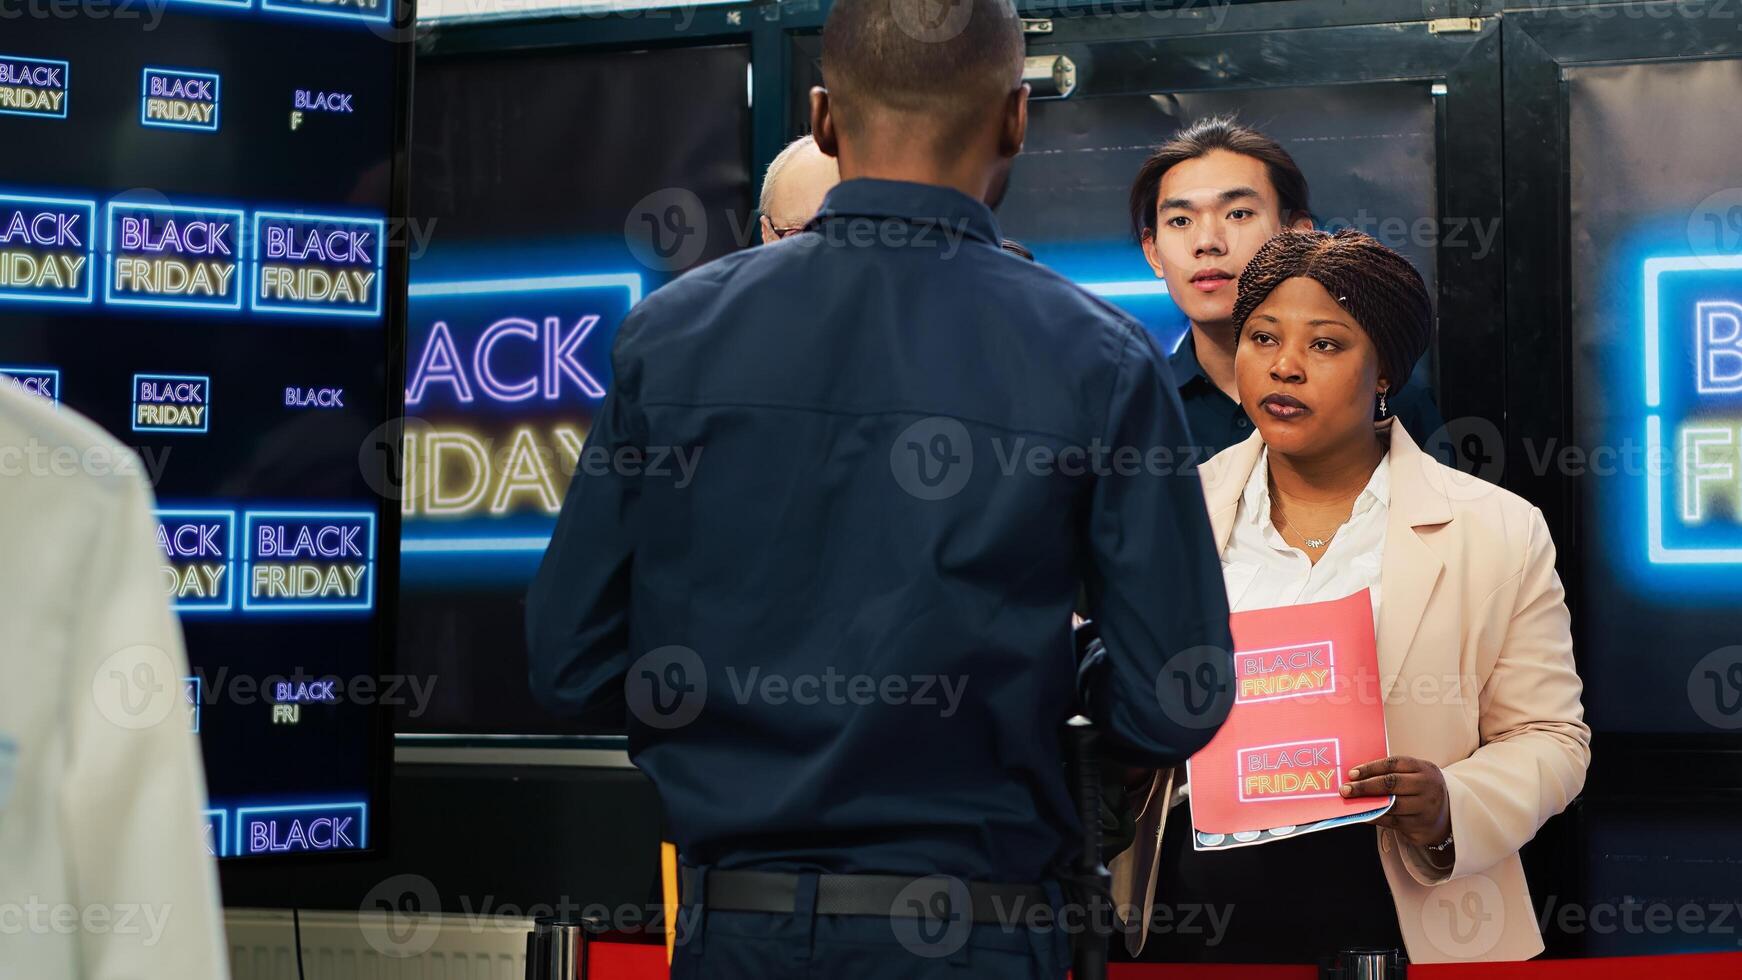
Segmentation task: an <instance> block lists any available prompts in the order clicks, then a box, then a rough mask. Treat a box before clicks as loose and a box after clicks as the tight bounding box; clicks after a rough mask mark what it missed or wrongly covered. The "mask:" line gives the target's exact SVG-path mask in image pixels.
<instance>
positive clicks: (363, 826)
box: [229, 802, 369, 857]
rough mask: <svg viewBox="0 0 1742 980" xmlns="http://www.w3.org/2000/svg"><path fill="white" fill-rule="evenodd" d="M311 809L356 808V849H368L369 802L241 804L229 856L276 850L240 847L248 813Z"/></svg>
mask: <svg viewBox="0 0 1742 980" xmlns="http://www.w3.org/2000/svg"><path fill="white" fill-rule="evenodd" d="M311 810H314V811H333V810H356V811H357V815H358V820H357V847H356V850H359V851H366V850H368V849H369V804H368V803H366V802H365V803H303V804H289V805H285V806H242V807H237V808H236V836H235V840H234V845H233V846H234V847H235V850H233V851H231V852H230V854H229V856H230V857H255V856H256V855H265V854H271V853H276V852H270V851H257V852H249V851H245V850H243V848H242V828H244V827H246V826H247V825H248V818H249V816H250V815H253V814H259V813H306V812H309V811H311ZM322 815H323V816H325V815H326V814H324V813H323V814H322ZM304 853H308V854H327V853H331V852H330V851H315V850H310V851H306V852H304Z"/></svg>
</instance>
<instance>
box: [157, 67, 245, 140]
mask: <svg viewBox="0 0 1742 980" xmlns="http://www.w3.org/2000/svg"><path fill="white" fill-rule="evenodd" d="M152 72H157V73H158V74H160V75H179V76H181V77H183V78H209V79H211V80H212V123H211V125H209V126H207V125H202V124H200V123H178V122H152V121H151V120H149V119H147V118H145V111H146V109H147V108H149V106H150V103H151V73H152ZM223 88H224V80H223V79H222V78H219V77H218V75H217V73H216V72H209V71H189V70H187V69H185V68H164V67H160V66H155V65H146V66H145V68H144V69H143V70H142V71H141V72H140V74H139V125H141V126H149V127H151V128H152V129H182V130H187V131H189V132H195V133H215V132H217V131H218V127H219V126H221V125H223V115H224V109H223V97H224V94H223Z"/></svg>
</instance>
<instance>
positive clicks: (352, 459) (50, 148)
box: [0, 0, 410, 858]
mask: <svg viewBox="0 0 1742 980" xmlns="http://www.w3.org/2000/svg"><path fill="white" fill-rule="evenodd" d="M395 13H396V11H394V10H393V9H392V8H391V0H210V2H199V3H195V2H185V0H175V2H170V3H167V4H164V3H156V4H138V5H128V4H119V5H105V6H104V7H103V8H102V9H100V10H99V9H97V8H94V7H93V8H79V10H78V11H74V9H73V8H66V9H65V10H64V11H62V14H64V16H63V15H62V14H56V15H53V16H48V15H45V16H37V17H11V18H7V19H6V20H5V25H4V27H0V145H3V146H4V147H5V148H6V149H5V154H6V163H5V165H4V166H3V167H0V376H4V379H5V381H6V383H10V384H13V385H17V386H19V387H22V388H24V389H25V390H27V391H30V392H33V393H35V394H37V395H39V396H41V397H42V398H45V399H49V400H51V401H53V402H55V403H57V404H58V405H60V406H62V408H63V410H67V411H77V412H79V413H81V414H83V415H85V416H88V417H89V418H91V419H93V420H95V421H96V422H97V423H98V424H99V425H101V426H102V427H103V428H105V429H106V430H108V431H109V432H110V433H111V434H113V435H114V436H115V437H116V438H117V439H119V440H120V441H122V442H124V443H126V444H127V445H129V446H131V447H133V448H134V450H135V452H136V453H137V455H138V457H139V458H140V460H141V461H142V464H143V468H144V470H145V472H146V474H147V476H148V477H149V478H150V480H151V482H152V484H153V487H154V490H155V493H156V498H157V502H158V506H159V513H158V529H157V543H158V546H159V548H160V550H161V553H162V560H163V582H164V589H165V592H166V595H167V597H168V599H169V601H170V602H172V603H173V605H174V607H175V608H176V609H177V610H178V611H179V613H180V617H181V621H182V626H183V630H184V633H185V636H186V639H187V647H188V653H189V659H190V661H191V665H192V676H189V677H187V678H184V679H176V680H174V681H171V682H172V683H179V684H180V686H181V688H182V691H183V704H182V707H183V708H184V709H185V712H186V718H187V724H188V727H189V729H190V730H191V731H194V732H197V733H198V734H199V736H200V740H201V743H202V745H203V747H204V756H205V769H206V781H207V786H208V792H209V803H208V807H207V809H206V813H205V823H206V844H207V847H208V849H209V850H210V851H211V853H213V854H214V855H217V856H220V857H224V858H266V857H273V856H306V855H310V854H322V853H328V852H356V851H366V850H371V849H374V848H376V847H377V846H379V844H380V841H379V840H378V839H377V838H378V834H377V826H376V811H377V809H378V806H379V803H380V792H381V787H382V786H383V785H384V775H385V774H384V771H383V766H384V765H385V760H386V754H385V747H386V745H387V741H386V739H387V737H388V734H389V733H388V715H387V712H385V711H384V710H383V709H382V707H381V704H382V701H383V700H384V699H390V698H391V697H394V696H397V695H395V694H394V693H393V692H391V691H389V690H388V689H387V687H385V686H383V685H381V684H380V683H378V682H379V681H380V680H381V676H380V675H381V674H382V672H383V667H384V664H385V662H386V661H385V659H384V658H385V657H386V656H387V655H388V652H389V645H388V641H389V639H390V637H391V607H392V606H393V604H394V601H395V596H396V584H395V583H396V574H397V571H396V569H397V562H396V555H395V554H394V552H395V550H396V549H395V546H396V544H397V527H398V514H397V506H396V505H389V504H387V503H385V502H384V501H385V499H386V498H385V497H384V496H383V492H384V489H385V488H388V487H390V486H391V483H390V481H391V479H392V478H394V476H395V474H394V472H393V471H392V470H390V469H388V468H387V467H386V465H385V463H386V462H387V461H388V460H389V459H390V458H391V455H392V454H391V453H388V452H383V451H381V449H380V448H379V443H380V442H381V441H383V440H384V439H385V438H386V436H385V435H384V434H385V433H386V432H388V431H389V430H387V429H385V428H384V426H385V424H386V423H387V422H388V420H390V419H392V418H396V417H397V416H398V415H399V414H400V398H401V386H400V384H399V379H398V377H397V374H398V362H399V361H400V360H401V359H402V357H403V351H402V344H403V324H402V322H401V317H402V316H403V289H404V287H403V282H404V257H403V252H402V250H400V249H397V248H390V247H389V242H390V238H391V237H392V236H393V235H395V234H396V228H395V225H396V224H397V223H396V222H394V221H393V218H394V216H396V215H403V214H405V210H404V207H403V205H402V204H401V203H399V202H397V201H396V199H395V198H396V193H402V191H397V190H396V187H395V174H396V170H400V169H402V168H400V167H397V166H396V164H397V163H399V161H401V159H402V157H403V147H404V140H403V137H402V136H401V135H400V134H401V133H402V131H403V126H404V121H405V118H406V99H407V98H408V91H407V88H408V76H407V74H406V73H407V72H408V71H409V67H410V62H409V54H408V51H407V50H406V48H407V45H406V44H404V43H402V42H401V41H399V40H398V36H397V34H396V33H395V30H394V16H395ZM398 13H399V14H401V15H402V16H403V15H405V14H407V13H408V11H398ZM390 364H391V365H393V367H392V368H390V367H389V365H390ZM14 559H15V560H28V557H27V556H14ZM148 680H149V681H150V682H151V683H158V682H159V681H160V680H167V679H159V678H150V679H148Z"/></svg>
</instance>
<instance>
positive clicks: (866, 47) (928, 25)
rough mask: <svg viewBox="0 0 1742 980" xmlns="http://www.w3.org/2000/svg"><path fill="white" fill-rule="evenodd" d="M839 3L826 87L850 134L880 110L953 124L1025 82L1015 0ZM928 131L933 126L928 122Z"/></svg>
mask: <svg viewBox="0 0 1742 980" xmlns="http://www.w3.org/2000/svg"><path fill="white" fill-rule="evenodd" d="M939 9H940V5H939V4H938V3H936V2H934V0H837V2H836V3H835V5H834V7H833V9H831V10H830V11H829V19H828V23H827V25H826V26H825V27H824V28H823V84H825V85H827V86H828V89H829V95H830V97H831V98H832V99H833V101H834V109H835V113H836V117H837V118H836V125H838V126H841V127H843V128H844V129H846V130H847V131H848V132H849V133H852V132H854V131H856V130H858V129H859V123H860V121H861V120H862V119H865V118H866V117H867V116H870V115H873V114H877V113H880V112H887V113H893V114H897V115H904V116H911V117H917V118H920V119H923V120H925V121H927V122H933V123H934V125H935V126H936V127H937V128H939V129H945V130H948V129H954V128H956V127H959V126H961V125H963V124H964V123H967V122H969V121H971V120H972V119H973V117H975V116H976V115H979V114H983V113H986V112H988V111H989V110H991V108H992V107H995V106H997V105H998V104H999V102H1000V100H1002V99H1003V98H1004V97H1005V96H1008V95H1009V94H1010V92H1011V91H1012V90H1013V89H1015V88H1016V87H1017V86H1018V85H1021V84H1022V57H1023V44H1022V22H1021V20H1020V19H1018V18H1017V16H1016V8H1015V7H1014V6H1012V5H1011V3H1010V0H945V2H944V3H943V4H942V5H941V10H942V15H941V17H940V16H939V15H938V13H937V11H938V10H939ZM928 128H931V127H928Z"/></svg>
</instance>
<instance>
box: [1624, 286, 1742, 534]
mask: <svg viewBox="0 0 1742 980" xmlns="http://www.w3.org/2000/svg"><path fill="white" fill-rule="evenodd" d="M1726 269H1729V270H1742V255H1685V256H1677V257H1674V258H1655V259H1646V260H1645V405H1646V407H1647V408H1659V407H1661V406H1662V404H1663V377H1662V373H1661V371H1662V356H1663V355H1662V346H1663V345H1662V340H1661V337H1660V334H1661V331H1662V329H1663V324H1662V322H1661V320H1662V317H1661V314H1660V311H1659V309H1658V279H1659V277H1661V276H1662V275H1663V274H1664V273H1666V272H1696V271H1697V272H1709V271H1722V270H1726ZM1662 452H1663V420H1662V418H1661V417H1660V416H1659V415H1658V413H1656V412H1651V413H1649V414H1647V415H1646V417H1645V458H1646V459H1647V460H1648V461H1649V460H1655V459H1663V458H1665V457H1664V456H1663V455H1662ZM1646 469H1647V473H1646V475H1645V512H1646V524H1647V532H1646V548H1647V557H1648V558H1649V559H1650V561H1651V563H1652V564H1654V565H1736V564H1742V548H1667V547H1665V546H1664V544H1663V474H1660V473H1652V472H1649V471H1650V469H1651V467H1650V466H1647V467H1646Z"/></svg>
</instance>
